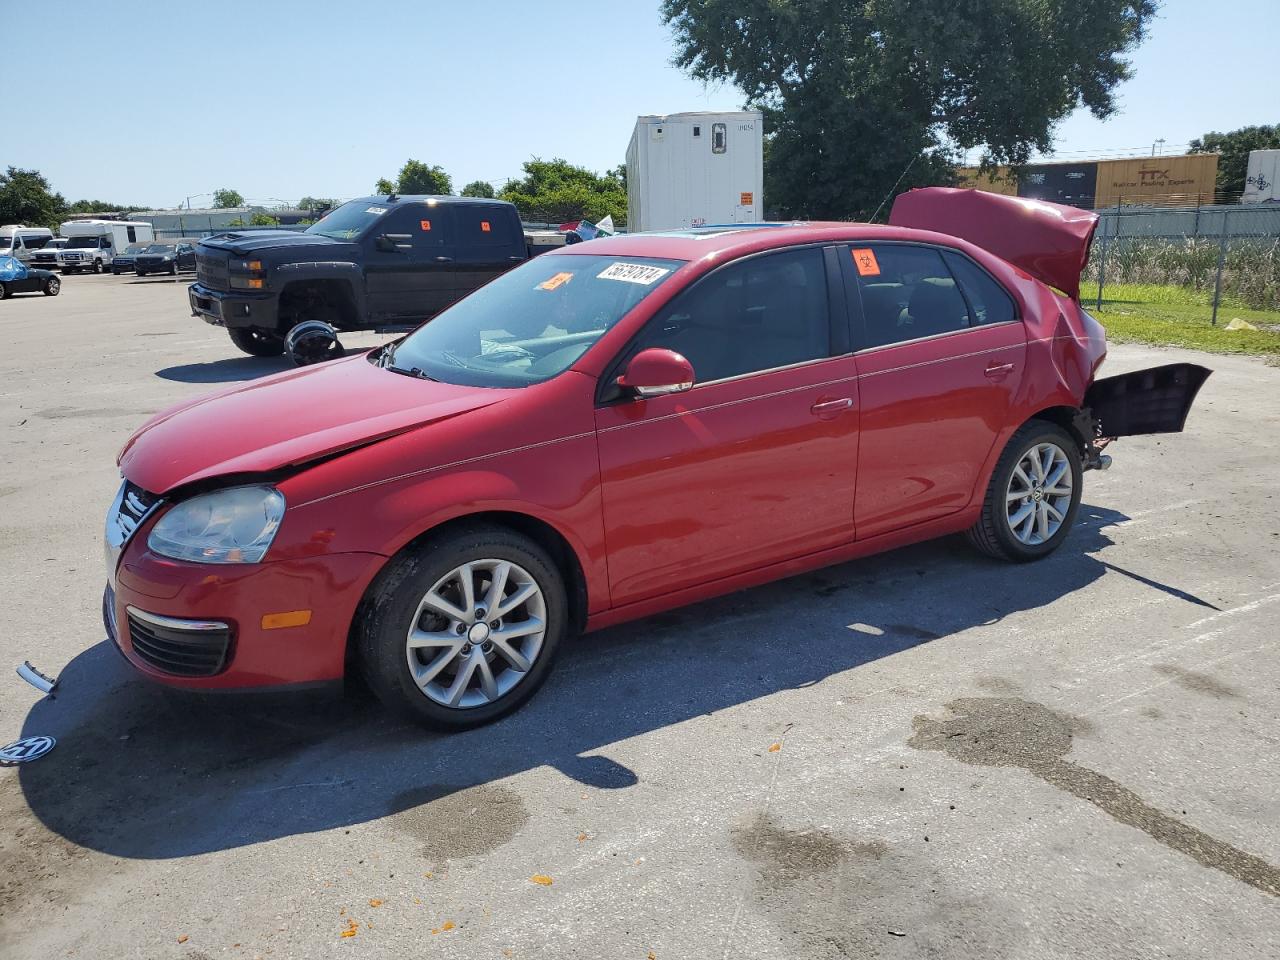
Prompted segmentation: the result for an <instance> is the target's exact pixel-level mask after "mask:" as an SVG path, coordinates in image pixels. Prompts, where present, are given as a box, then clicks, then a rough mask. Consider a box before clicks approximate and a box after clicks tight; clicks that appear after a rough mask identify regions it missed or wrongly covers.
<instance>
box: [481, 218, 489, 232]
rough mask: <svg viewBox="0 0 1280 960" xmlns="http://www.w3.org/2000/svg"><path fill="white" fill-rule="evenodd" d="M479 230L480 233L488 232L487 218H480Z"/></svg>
mask: <svg viewBox="0 0 1280 960" xmlns="http://www.w3.org/2000/svg"><path fill="white" fill-rule="evenodd" d="M480 232H481V233H488V232H489V221H488V220H481V221H480Z"/></svg>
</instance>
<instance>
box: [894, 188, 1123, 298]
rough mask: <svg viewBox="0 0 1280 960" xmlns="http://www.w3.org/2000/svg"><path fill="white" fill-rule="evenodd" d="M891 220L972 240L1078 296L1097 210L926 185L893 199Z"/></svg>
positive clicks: (1041, 280)
mask: <svg viewBox="0 0 1280 960" xmlns="http://www.w3.org/2000/svg"><path fill="white" fill-rule="evenodd" d="M889 223H890V224H892V225H893V226H895V227H914V228H916V229H919V230H933V231H935V232H937V233H945V234H949V235H950V236H953V237H959V238H960V239H961V240H968V241H969V242H970V243H972V244H974V245H975V246H978V247H981V248H982V249H983V250H986V251H988V252H989V253H993V254H995V255H996V256H997V257H999V258H1000V259H1002V260H1007V261H1008V262H1009V263H1011V264H1013V265H1014V266H1015V267H1019V268H1020V269H1022V270H1024V271H1026V272H1027V273H1029V274H1030V275H1031V276H1033V277H1035V278H1036V279H1037V280H1039V281H1040V282H1042V283H1047V284H1048V285H1049V286H1051V287H1056V288H1057V289H1059V290H1061V291H1062V292H1063V293H1065V294H1067V295H1068V296H1070V297H1071V298H1072V299H1077V300H1078V299H1079V298H1080V275H1081V274H1082V273H1084V268H1085V264H1086V263H1088V262H1089V247H1090V245H1091V244H1092V243H1093V232H1094V230H1096V229H1097V226H1098V215H1097V214H1096V213H1093V212H1092V211H1090V210H1078V209H1076V208H1075V207H1067V206H1063V205H1062V204H1059V203H1046V202H1045V201H1043V200H1028V199H1026V198H1025V197H1005V196H1001V195H1000V194H996V193H984V192H983V191H981V190H960V189H955V188H952V187H924V188H922V189H919V190H911V191H909V192H907V193H903V194H900V195H899V196H898V197H897V199H895V200H894V201H893V210H892V211H890V213H889Z"/></svg>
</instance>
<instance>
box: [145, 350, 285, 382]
mask: <svg viewBox="0 0 1280 960" xmlns="http://www.w3.org/2000/svg"><path fill="white" fill-rule="evenodd" d="M292 369H293V361H291V360H290V359H289V358H288V357H283V356H282V357H227V358H226V359H225V360H213V361H211V362H209V363H184V364H180V365H179V366H176V367H165V368H163V369H162V370H157V371H156V376H157V377H160V378H161V379H162V380H177V381H180V382H181V383H233V382H235V381H237V380H255V379H257V378H258V377H265V376H267V375H269V374H272V373H280V372H282V371H284V370H292Z"/></svg>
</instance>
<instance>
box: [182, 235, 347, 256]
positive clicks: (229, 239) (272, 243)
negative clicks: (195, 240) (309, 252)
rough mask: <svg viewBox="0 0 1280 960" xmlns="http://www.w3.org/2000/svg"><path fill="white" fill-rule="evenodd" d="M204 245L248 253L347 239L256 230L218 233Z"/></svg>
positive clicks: (337, 243)
mask: <svg viewBox="0 0 1280 960" xmlns="http://www.w3.org/2000/svg"><path fill="white" fill-rule="evenodd" d="M200 245H201V246H202V247H212V248H213V249H215V250H230V251H231V252H232V253H238V254H246V253H252V252H254V251H255V250H268V249H278V248H281V247H334V246H344V245H345V241H342V240H334V239H333V238H332V237H325V236H321V235H320V234H318V233H298V232H295V231H292V230H254V231H252V232H250V233H235V232H231V233H216V234H214V235H213V236H212V237H205V238H204V239H203V240H201V241H200Z"/></svg>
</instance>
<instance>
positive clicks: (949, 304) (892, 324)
mask: <svg viewBox="0 0 1280 960" xmlns="http://www.w3.org/2000/svg"><path fill="white" fill-rule="evenodd" d="M850 260H851V263H852V269H851V270H850V271H849V275H850V276H851V277H852V278H853V282H854V283H855V284H856V286H857V297H858V298H859V299H860V300H861V303H862V317H863V335H862V337H861V339H860V343H859V344H858V346H859V348H863V349H865V348H868V347H882V346H886V345H888V344H891V343H903V342H905V341H908V340H919V339H921V338H922V337H934V336H938V335H939V334H944V333H951V332H954V331H956V330H964V329H967V328H968V327H970V326H973V325H974V324H973V323H972V322H971V320H970V317H969V307H968V304H966V303H965V299H964V297H963V296H962V295H961V293H960V288H959V287H958V286H957V284H956V281H955V278H954V277H953V276H952V275H951V271H950V270H949V269H948V268H947V265H946V264H945V263H944V262H943V260H942V254H941V253H940V252H939V251H938V250H937V249H936V248H933V247H925V246H914V245H908V244H866V245H855V246H853V247H852V248H851V249H850Z"/></svg>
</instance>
